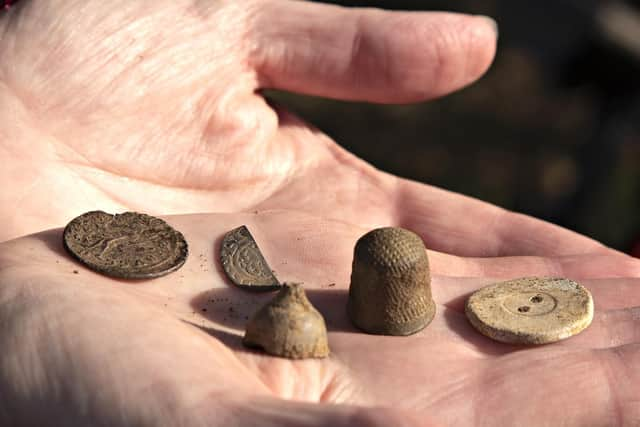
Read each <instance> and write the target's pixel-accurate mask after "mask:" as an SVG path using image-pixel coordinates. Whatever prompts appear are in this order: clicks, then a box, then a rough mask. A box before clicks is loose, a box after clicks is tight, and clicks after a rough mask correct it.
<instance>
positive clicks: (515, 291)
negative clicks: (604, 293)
mask: <svg viewBox="0 0 640 427" xmlns="http://www.w3.org/2000/svg"><path fill="white" fill-rule="evenodd" d="M593 307H594V306H593V298H592V297H591V293H590V292H589V291H588V290H587V289H586V288H584V287H583V286H582V285H580V284H578V283H576V282H574V281H573V280H569V279H564V278H539V277H525V278H521V279H515V280H510V281H507V282H501V283H496V284H493V285H489V286H487V287H485V288H482V289H480V290H478V291H476V292H475V293H474V294H472V295H471V296H470V297H469V299H468V300H467V303H466V306H465V313H466V315H467V318H468V319H469V322H470V323H471V324H472V325H473V327H475V328H476V329H477V330H478V331H479V332H480V333H482V334H483V335H486V336H487V337H489V338H493V339H494V340H497V341H501V342H505V343H510V344H547V343H552V342H555V341H559V340H563V339H566V338H569V337H571V336H573V335H575V334H577V333H579V332H581V331H582V330H584V329H586V328H587V327H588V326H589V325H590V324H591V320H592V319H593V310H594V308H593Z"/></svg>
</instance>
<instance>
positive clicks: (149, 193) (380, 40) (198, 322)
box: [0, 0, 640, 427]
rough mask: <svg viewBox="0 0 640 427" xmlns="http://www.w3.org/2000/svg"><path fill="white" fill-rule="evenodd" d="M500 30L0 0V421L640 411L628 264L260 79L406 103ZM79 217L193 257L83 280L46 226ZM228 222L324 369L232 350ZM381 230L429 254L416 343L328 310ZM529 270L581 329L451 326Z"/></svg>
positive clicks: (181, 2)
mask: <svg viewBox="0 0 640 427" xmlns="http://www.w3.org/2000/svg"><path fill="white" fill-rule="evenodd" d="M495 42H496V35H495V32H494V30H493V27H492V25H491V23H490V21H488V20H486V19H484V18H481V17H474V16H466V15H454V14H445V13H391V12H383V11H379V10H364V9H343V8H338V7H334V6H327V5H318V4H308V3H305V2H291V1H285V0H278V1H276V0H273V1H240V0H233V1H231V0H230V1H216V0H207V1H205V0H200V1H198V0H191V1H187V0H174V1H169V0H155V1H149V0H140V1H135V2H133V1H124V0H115V1H110V2H103V1H96V0H84V1H79V0H65V1H62V0H39V1H28V0H22V1H21V2H20V3H18V5H17V6H16V7H14V8H12V9H11V10H10V11H8V12H4V13H3V15H1V16H0V117H2V118H3V123H2V126H0V150H1V151H0V156H2V157H1V159H2V160H3V161H2V166H1V167H0V179H1V180H2V182H3V183H5V185H3V187H2V191H1V192H0V223H2V224H3V227H2V229H0V241H5V242H4V243H2V244H0V349H1V351H0V396H1V399H0V425H12V426H14V425H15V426H21V425H25V426H30V425H51V424H54V425H70V426H83V425H96V426H101V425H104V426H120V425H121V426H131V425H140V426H157V425H167V426H176V425H185V426H367V427H368V426H435V425H483V424H484V425H505V426H507V425H508V426H511V425H554V426H555V425H559V424H563V425H572V426H573V425H575V426H581V425H589V426H593V425H625V424H626V425H635V424H637V423H639V422H640V400H639V399H638V396H640V370H639V369H638V367H639V366H640V279H639V277H640V264H639V262H638V260H635V259H632V258H630V257H628V256H625V255H623V254H621V253H619V252H616V251H613V250H611V249H608V248H606V247H604V246H602V245H601V244H599V243H598V242H595V241H593V240H591V239H588V238H586V237H583V236H580V235H577V234H575V233H573V232H570V231H568V230H564V229H561V228H558V227H556V226H553V225H550V224H547V223H544V222H541V221H538V220H536V219H533V218H529V217H526V216H522V215H518V214H514V213H511V212H507V211H505V210H503V209H500V208H497V207H494V206H491V205H488V204H486V203H483V202H480V201H477V200H473V199H470V198H467V197H464V196H460V195H457V194H453V193H450V192H447V191H443V190H439V189H436V188H433V187H430V186H428V185H423V184H418V183H415V182H411V181H407V180H403V179H400V178H397V177H394V176H391V175H389V174H386V173H383V172H381V171H378V170H376V169H375V168H373V167H371V166H370V165H368V164H366V163H365V162H364V161H362V160H360V159H358V158H356V157H354V156H353V155H351V154H349V153H347V152H345V151H344V150H343V149H341V148H340V147H339V146H338V145H336V143H335V142H334V141H332V140H331V139H330V138H329V137H327V136H326V135H324V134H323V133H322V132H321V131H319V130H317V129H314V128H312V127H310V126H308V125H307V124H305V123H303V122H302V121H300V120H299V119H297V118H296V117H295V116H293V115H292V114H290V113H288V112H285V111H283V110H281V109H279V108H277V107H275V106H273V105H271V104H270V103H268V102H266V101H265V99H264V98H263V97H262V95H261V93H260V89H262V88H267V87H268V88H279V89H285V90H291V91H296V92H303V93H309V94H314V95H321V96H328V97H333V98H340V99H349V100H364V101H371V102H383V103H406V102H414V101H421V100H425V99H430V98H433V97H437V96H441V95H445V94H447V93H449V92H451V91H453V90H456V89H459V88H461V87H463V86H465V85H467V84H470V83H472V82H473V81H475V80H476V79H478V78H479V77H480V76H481V75H482V74H483V73H484V72H485V71H486V69H487V68H488V67H489V65H490V63H491V61H492V58H493V56H494V54H495V45H496V43H495ZM425 143H428V141H426V142H425ZM478 143H482V142H481V141H478ZM95 209H102V210H105V211H108V212H122V211H126V210H136V211H143V212H146V213H151V214H155V215H161V216H163V218H165V219H166V220H167V221H168V222H169V223H170V224H172V225H173V226H174V227H176V228H177V229H178V230H180V231H181V232H183V233H184V235H185V237H186V238H187V241H188V242H189V245H190V256H189V259H188V261H187V263H186V264H185V265H184V267H182V269H180V270H179V271H177V272H175V273H173V274H171V275H168V276H165V277H162V278H159V279H155V280H152V281H137V282H126V281H120V280H113V279H109V278H107V277H104V276H100V275H98V274H95V273H92V272H91V271H89V270H87V269H86V268H84V267H82V266H81V265H79V264H77V263H76V262H74V261H73V260H72V259H71V258H70V257H69V256H68V255H66V254H65V252H64V250H63V248H62V245H61V229H60V228H59V227H61V226H63V225H64V224H66V223H67V222H68V221H69V220H70V219H72V218H73V217H75V216H77V215H79V214H81V213H83V212H85V211H88V210H95ZM187 214H188V215H187ZM242 224H246V225H247V226H248V227H249V228H250V230H251V232H252V234H253V235H254V237H255V238H256V240H257V241H258V243H259V245H260V247H261V248H262V249H263V251H264V255H265V257H266V259H267V260H268V261H269V262H270V264H271V266H272V267H273V269H274V270H275V271H276V274H277V275H278V277H279V278H280V279H281V280H286V281H300V282H304V284H305V288H306V289H307V293H308V296H309V298H310V300H311V301H312V302H313V303H314V304H315V305H316V307H317V308H318V309H319V310H320V311H321V312H322V314H323V315H324V316H325V319H326V322H327V326H328V330H329V344H330V346H331V350H332V352H331V355H330V356H329V357H328V358H327V359H323V360H305V361H290V360H286V359H281V358H274V357H269V356H266V355H263V354H261V353H259V352H255V351H252V350H247V349H244V348H243V347H242V346H241V344H240V338H241V336H242V333H243V328H244V324H245V322H246V318H247V317H248V316H250V315H251V314H252V313H253V312H254V311H255V310H256V308H257V307H259V306H260V305H261V304H263V303H264V302H265V301H266V300H268V299H269V297H270V296H269V295H256V294H251V293H247V292H244V291H242V290H239V289H236V288H234V287H232V286H231V285H230V284H229V282H228V281H227V280H226V279H225V278H224V277H223V273H222V270H221V268H220V266H219V264H218V262H217V260H218V249H217V248H218V245H219V243H220V239H221V237H222V236H223V234H224V233H225V232H226V231H228V230H230V229H232V228H234V227H237V226H239V225H242ZM382 225H396V226H403V227H406V228H409V229H411V230H413V231H415V232H417V233H419V234H420V235H421V236H422V237H423V239H424V241H425V243H426V245H427V247H428V248H429V257H430V262H431V265H432V269H433V275H434V279H433V284H432V290H433V297H434V300H435V301H436V304H437V312H436V316H435V318H434V320H433V322H432V323H431V325H430V326H429V327H428V328H426V329H425V330H423V331H421V332H420V333H418V334H416V335H413V336H410V337H383V336H373V335H367V334H364V333H361V332H358V331H357V330H355V329H354V328H353V327H352V326H351V324H350V322H349V321H348V318H347V316H346V312H345V305H346V299H347V289H348V286H349V275H350V269H351V260H352V251H353V245H354V244H355V241H356V240H357V239H358V237H360V236H361V235H362V234H364V233H365V232H367V231H368V230H370V229H371V228H372V227H375V226H382ZM20 236H24V237H20ZM9 239H13V240H9ZM529 275H540V276H566V277H570V278H572V279H575V280H579V281H580V282H581V283H582V284H584V285H585V286H586V287H587V288H589V289H590V290H591V292H592V293H593V296H594V300H595V305H596V312H595V317H594V321H593V324H592V325H591V327H590V328H589V329H587V330H586V331H584V332H583V333H581V334H580V335H578V336H576V337H573V338H571V339H569V340H566V341H563V342H560V343H556V344H552V345H546V346H540V347H534V348H530V347H515V346H509V345H505V344H499V343H496V342H493V341H491V340H489V339H488V338H485V337H483V336H481V335H479V334H478V333H476V332H475V331H474V330H473V329H472V328H471V326H469V324H468V323H467V321H466V319H465V317H464V314H463V303H464V300H465V297H466V296H468V295H469V294H470V293H471V292H473V291H474V290H475V289H478V288H479V287H481V286H482V285H484V284H487V283H491V282H493V281H496V280H497V279H502V278H505V279H506V278H513V277H520V276H529Z"/></svg>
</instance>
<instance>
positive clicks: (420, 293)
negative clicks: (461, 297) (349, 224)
mask: <svg viewBox="0 0 640 427" xmlns="http://www.w3.org/2000/svg"><path fill="white" fill-rule="evenodd" d="M347 311H348V313H349V317H350V318H351V321H352V322H353V324H354V325H355V326H356V327H358V328H360V329H362V330H363V331H365V332H367V333H370V334H380V335H411V334H413V333H416V332H418V331H420V330H421V329H423V328H424V327H425V326H427V325H428V324H429V323H430V322H431V320H432V319H433V316H434V315H435V312H436V307H435V304H434V302H433V299H432V297H431V275H430V272H429V260H428V258H427V250H426V248H425V247H424V243H423V242H422V239H421V238H420V237H419V236H418V235H417V234H415V233H413V232H411V231H409V230H405V229H402V228H395V227H385V228H378V229H375V230H372V231H370V232H369V233H367V234H365V235H364V236H362V237H361V238H360V239H359V240H358V242H357V243H356V247H355V250H354V255H353V269H352V272H351V285H350V287H349V302H348V305H347Z"/></svg>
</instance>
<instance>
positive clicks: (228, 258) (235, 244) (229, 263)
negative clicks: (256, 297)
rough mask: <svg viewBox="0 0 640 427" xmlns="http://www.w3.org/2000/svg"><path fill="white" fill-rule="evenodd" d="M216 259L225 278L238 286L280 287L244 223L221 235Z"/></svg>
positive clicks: (256, 288)
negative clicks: (218, 259)
mask: <svg viewBox="0 0 640 427" xmlns="http://www.w3.org/2000/svg"><path fill="white" fill-rule="evenodd" d="M220 261H221V263H222V268H223V269H224V272H225V273H226V274H227V277H228V278H229V279H230V280H231V282H232V283H233V284H234V285H236V286H238V287H240V288H242V289H245V290H248V291H255V292H269V291H274V290H277V289H280V288H281V287H282V285H281V284H280V282H279V281H278V279H277V278H276V276H275V275H274V274H273V271H272V270H271V267H269V264H267V261H266V260H265V259H264V256H263V255H262V252H260V249H259V248H258V244H257V243H256V241H255V239H254V238H253V236H252V235H251V233H250V232H249V229H248V228H247V227H246V226H244V225H243V226H241V227H238V228H235V229H233V230H231V231H229V232H228V233H227V234H225V236H224V238H223V239H222V245H221V247H220Z"/></svg>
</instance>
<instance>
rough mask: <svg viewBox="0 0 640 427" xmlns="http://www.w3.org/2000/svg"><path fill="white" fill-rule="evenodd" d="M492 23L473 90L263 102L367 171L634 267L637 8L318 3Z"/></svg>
mask: <svg viewBox="0 0 640 427" xmlns="http://www.w3.org/2000/svg"><path fill="white" fill-rule="evenodd" d="M327 2H329V3H337V4H341V5H345V6H371V7H381V8H386V9H402V10H447V11H458V12H465V13H472V14H483V15H489V16H492V17H494V18H495V19H496V20H497V21H498V23H499V26H500V39H499V46H498V54H497V57H496V60H495V62H494V64H493V66H492V68H491V69H490V71H489V72H488V73H487V75H486V76H485V77H483V78H482V79H481V80H480V81H479V82H478V83H476V84H474V85H472V86H470V87H468V88H466V89H464V90H462V91H460V92H458V93H456V94H454V95H451V96H448V97H446V98H443V99H440V100H436V101H430V102H427V103H422V104H417V105H408V106H380V105H370V104H361V103H346V102H339V101H333V100H326V99H319V98H313V97H304V96H298V95H292V94H285V93H275V94H272V95H273V96H274V98H276V100H277V101H279V102H281V103H284V104H285V105H288V106H289V107H290V108H291V109H293V110H294V111H296V112H297V113H298V114H300V115H301V116H302V117H304V118H305V119H307V120H308V121H310V122H311V123H313V124H315V125H316V126H318V127H319V128H321V129H322V130H323V131H325V132H327V133H328V134H329V135H331V136H332V137H333V138H334V139H335V140H336V141H338V142H339V143H340V144H341V145H343V146H344V147H346V148H347V149H348V150H350V151H352V152H354V153H356V154H357V155H359V156H361V157H363V158H364V159H366V160H367V161H369V162H371V163H372V164H374V165H375V166H377V167H379V168H381V169H383V170H385V171H389V172H392V173H395V174H397V175H401V176H404V177H408V178H412V179H415V180H418V181H422V182H425V183H428V184H432V185H436V186H439V187H443V188H446V189H450V190H453V191H457V192H460V193H464V194H467V195H470V196H473V197H477V198H480V199H483V200H486V201H489V202H492V203H495V204H498V205H500V206H503V207H505V208H508V209H512V210H516V211H519V212H524V213H527V214H530V215H534V216H536V217H539V218H543V219H546V220H549V221H552V222H554V223H557V224H560V225H562V226H564V227H568V228H570V229H573V230H576V231H579V232H581V233H584V234H587V235H589V236H592V237H594V238H596V239H598V240H600V241H602V242H604V243H606V244H608V245H610V246H613V247H615V248H618V249H621V250H624V251H627V252H633V253H634V254H635V255H638V256H640V0H635V1H615V2H613V1H597V0H554V1H531V0H473V1H470V0H469V1H466V0H456V1H436V0H434V1H431V0H392V1H391V0H386V1H385V0H378V1H347V0H336V1H327Z"/></svg>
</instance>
